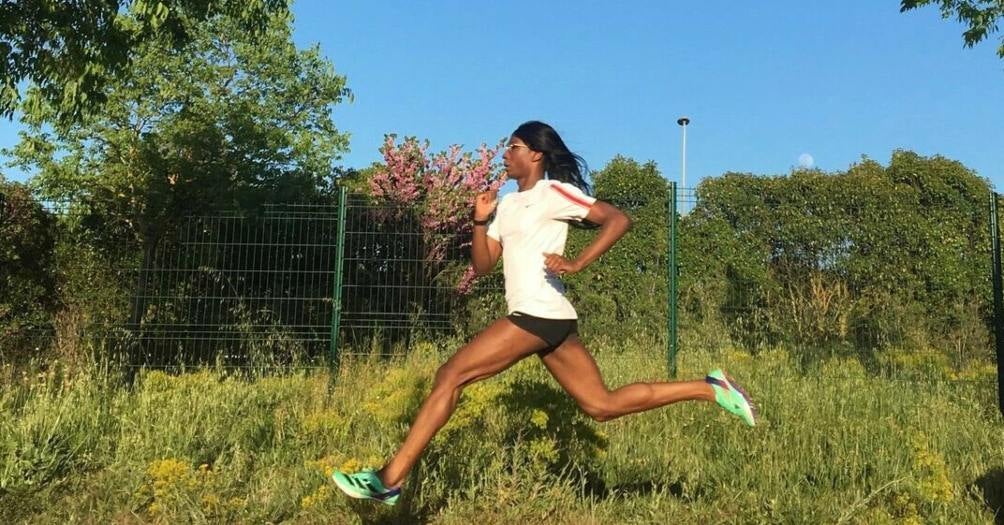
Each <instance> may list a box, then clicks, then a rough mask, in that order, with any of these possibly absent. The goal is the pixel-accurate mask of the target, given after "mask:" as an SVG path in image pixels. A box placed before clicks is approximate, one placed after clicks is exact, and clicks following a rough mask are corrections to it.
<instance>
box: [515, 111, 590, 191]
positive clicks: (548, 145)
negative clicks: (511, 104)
mask: <svg viewBox="0 0 1004 525" xmlns="http://www.w3.org/2000/svg"><path fill="white" fill-rule="evenodd" d="M512 135H513V136H514V137H519V139H520V140H522V141H523V143H524V144H526V145H527V146H529V147H530V149H532V150H533V151H539V152H541V153H543V154H544V173H545V174H546V176H547V178H549V179H554V180H558V181H561V182H567V183H568V184H571V185H573V186H575V187H577V188H579V189H580V190H582V191H583V192H585V193H586V194H590V193H592V192H591V191H590V188H589V183H588V182H586V179H585V175H588V174H589V167H588V166H587V165H586V161H585V160H583V159H582V157H580V156H578V155H576V154H575V153H572V152H571V151H570V150H569V149H568V146H566V145H565V141H563V140H561V136H559V135H558V132H557V131H554V128H552V127H551V126H549V125H547V124H545V123H543V122H540V121H537V120H531V121H529V122H524V123H522V124H520V126H519V127H518V128H516V131H513V132H512Z"/></svg>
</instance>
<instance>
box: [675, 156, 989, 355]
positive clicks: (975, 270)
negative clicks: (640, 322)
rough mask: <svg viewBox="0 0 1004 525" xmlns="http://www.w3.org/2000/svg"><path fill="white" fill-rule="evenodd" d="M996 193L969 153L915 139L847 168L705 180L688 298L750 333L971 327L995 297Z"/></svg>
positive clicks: (906, 332)
mask: <svg viewBox="0 0 1004 525" xmlns="http://www.w3.org/2000/svg"><path fill="white" fill-rule="evenodd" d="M988 195H989V185H988V183H987V181H986V180H984V179H982V178H980V177H978V176H977V175H976V174H975V173H973V172H972V171H971V170H968V169H967V168H965V167H964V166H963V165H962V164H960V163H958V162H956V161H952V160H949V159H945V158H943V157H938V156H935V157H921V156H919V155H917V154H915V153H912V152H908V151H896V152H894V153H893V156H892V159H891V161H890V163H889V166H888V167H883V166H881V165H880V164H878V163H877V162H874V161H872V160H868V159H865V160H863V161H862V162H861V163H859V164H857V165H855V166H852V167H851V169H850V170H848V171H847V172H846V173H834V174H825V173H822V172H818V171H811V170H800V171H796V172H794V173H792V174H790V175H789V176H785V177H756V176H752V175H748V174H726V175H724V176H722V177H718V178H713V179H706V180H705V181H704V182H702V184H701V185H700V187H699V188H698V197H699V201H698V204H697V206H696V207H695V209H694V210H693V211H692V212H691V213H690V214H689V215H688V216H687V217H685V218H684V220H683V221H682V223H681V239H682V243H683V250H682V251H683V255H682V257H681V259H682V261H681V264H682V265H683V267H684V275H683V280H682V290H681V296H682V297H683V298H684V301H683V305H684V307H685V310H686V312H687V313H688V315H691V316H697V317H698V318H704V319H706V318H712V319H714V318H716V317H718V316H719V315H720V316H721V319H722V320H724V321H725V324H726V325H727V326H729V327H730V328H731V330H732V335H733V336H735V337H736V338H737V339H738V340H740V341H743V342H745V343H747V344H759V343H768V344H771V343H776V342H781V341H783V342H786V343H794V344H798V345H804V346H807V347H812V348H816V347H820V346H825V345H827V344H831V343H838V344H849V345H854V346H857V347H859V348H872V347H874V346H880V345H883V344H890V343H892V344H899V343H904V342H911V341H908V339H910V338H913V339H916V337H917V336H918V334H922V335H921V337H926V338H927V339H928V340H927V341H923V340H921V341H916V340H914V341H912V342H917V343H919V344H927V343H931V342H933V341H938V340H944V339H945V338H952V337H954V336H953V335H952V334H958V333H962V332H965V333H971V332H973V330H972V328H973V327H979V326H980V325H982V324H983V323H984V321H985V318H984V317H981V316H984V315H985V314H986V311H987V304H988V301H989V297H988V296H987V292H986V289H987V287H986V284H985V279H986V277H985V276H986V272H987V268H986V266H987V263H988V261H989V255H988V254H987V250H988V246H989V240H988V234H987V232H986V230H987V218H986V210H985V207H986V200H987V196H988ZM974 303H975V304H979V305H982V306H981V307H980V308H979V309H977V310H975V311H974V310H973V309H972V308H971V307H970V306H969V305H972V304H974ZM984 328H985V327H984Z"/></svg>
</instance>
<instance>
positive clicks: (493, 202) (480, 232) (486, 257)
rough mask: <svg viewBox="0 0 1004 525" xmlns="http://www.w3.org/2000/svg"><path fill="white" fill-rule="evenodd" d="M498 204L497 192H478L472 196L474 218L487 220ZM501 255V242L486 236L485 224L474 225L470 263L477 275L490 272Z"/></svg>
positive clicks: (486, 227) (486, 228)
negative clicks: (475, 195)
mask: <svg viewBox="0 0 1004 525" xmlns="http://www.w3.org/2000/svg"><path fill="white" fill-rule="evenodd" d="M497 205H498V192H494V191H492V192H486V193H481V194H478V196H477V197H475V198H474V220H476V221H487V220H488V218H489V217H491V215H492V212H493V211H495V206H497ZM501 255H502V244H501V243H500V242H498V241H496V240H495V239H492V238H491V237H489V236H488V226H487V225H477V224H475V225H474V239H473V240H472V241H471V265H472V266H473V267H474V273H475V274H477V275H478V276H481V275H486V274H489V273H491V271H492V269H493V268H495V264H497V263H498V260H499V256H501Z"/></svg>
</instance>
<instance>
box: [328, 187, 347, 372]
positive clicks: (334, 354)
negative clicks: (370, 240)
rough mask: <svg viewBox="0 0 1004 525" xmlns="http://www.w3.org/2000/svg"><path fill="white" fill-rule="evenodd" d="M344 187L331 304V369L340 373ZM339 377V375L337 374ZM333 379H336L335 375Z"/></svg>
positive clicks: (339, 202) (339, 199)
mask: <svg viewBox="0 0 1004 525" xmlns="http://www.w3.org/2000/svg"><path fill="white" fill-rule="evenodd" d="M347 193H348V192H347V190H346V189H345V187H344V186H342V187H340V188H339V189H338V236H337V240H336V241H335V242H337V245H336V246H335V284H334V290H332V294H331V295H332V304H331V369H332V371H333V372H337V371H338V365H339V355H338V331H339V329H340V327H341V323H342V274H343V268H342V267H343V266H344V262H345V215H346V201H347V200H348V199H346V194H347ZM336 375H337V374H336ZM332 377H335V375H333V376H332Z"/></svg>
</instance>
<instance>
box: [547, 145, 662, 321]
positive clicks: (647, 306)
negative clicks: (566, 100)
mask: <svg viewBox="0 0 1004 525" xmlns="http://www.w3.org/2000/svg"><path fill="white" fill-rule="evenodd" d="M593 186H594V190H595V193H596V197H597V198H599V199H603V200H605V201H608V202H610V203H611V204H613V205H614V206H617V207H618V208H620V209H621V210H623V211H624V212H625V213H627V214H628V216H630V217H631V220H632V226H631V231H630V232H629V233H628V234H627V235H625V236H624V237H623V238H621V240H620V241H618V242H617V244H615V245H614V247H613V248H612V249H611V250H610V251H609V252H607V253H606V254H604V255H603V259H602V261H598V262H597V263H596V264H593V265H590V266H589V267H588V268H586V269H584V270H583V271H582V272H580V273H578V274H575V275H573V276H571V277H570V278H569V279H567V285H568V289H569V294H570V295H571V296H572V297H573V302H575V304H576V308H577V309H578V311H579V312H580V314H581V316H582V324H583V329H584V333H591V334H600V333H602V334H605V335H607V336H610V337H628V336H633V337H640V338H644V339H648V338H651V337H655V336H658V335H661V334H663V333H665V330H664V327H665V319H666V305H667V289H666V279H667V275H668V273H667V272H668V265H667V260H668V258H667V257H668V244H667V240H668V235H667V233H668V232H667V224H668V216H669V184H668V183H667V182H666V179H664V178H663V177H662V175H661V174H660V173H659V170H658V168H657V166H656V165H655V163H654V162H646V163H644V164H640V163H638V162H637V161H635V160H632V159H629V158H625V157H622V156H619V155H618V156H616V157H614V158H613V159H612V160H611V161H610V162H609V163H608V164H607V165H606V166H604V168H603V169H602V170H600V171H597V172H595V173H594V174H593ZM595 235H596V231H595V230H583V229H574V228H573V229H570V231H569V238H568V239H569V240H568V247H567V249H566V253H568V254H571V255H572V256H574V255H576V254H578V253H579V251H581V250H582V249H583V248H585V246H587V245H588V244H589V243H590V242H592V240H593V238H594V237H595Z"/></svg>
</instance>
